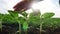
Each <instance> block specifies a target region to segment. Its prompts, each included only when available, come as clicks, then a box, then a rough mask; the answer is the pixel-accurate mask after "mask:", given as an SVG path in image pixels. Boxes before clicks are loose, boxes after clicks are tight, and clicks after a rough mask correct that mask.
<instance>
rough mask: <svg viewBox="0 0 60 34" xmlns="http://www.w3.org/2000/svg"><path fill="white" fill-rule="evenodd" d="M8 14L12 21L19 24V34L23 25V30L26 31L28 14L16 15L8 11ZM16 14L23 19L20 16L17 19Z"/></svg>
mask: <svg viewBox="0 0 60 34" xmlns="http://www.w3.org/2000/svg"><path fill="white" fill-rule="evenodd" d="M8 12H9V14H10V15H11V17H13V19H14V20H15V21H17V22H18V23H19V34H21V24H23V29H27V27H28V24H27V19H28V18H27V15H28V14H27V13H26V12H22V13H18V12H14V11H11V10H8ZM18 14H20V15H22V16H23V17H22V16H20V17H19V15H18Z"/></svg>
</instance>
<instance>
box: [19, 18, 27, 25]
mask: <svg viewBox="0 0 60 34" xmlns="http://www.w3.org/2000/svg"><path fill="white" fill-rule="evenodd" d="M18 20H19V21H20V23H21V24H23V23H24V22H25V21H26V19H25V18H23V17H18Z"/></svg>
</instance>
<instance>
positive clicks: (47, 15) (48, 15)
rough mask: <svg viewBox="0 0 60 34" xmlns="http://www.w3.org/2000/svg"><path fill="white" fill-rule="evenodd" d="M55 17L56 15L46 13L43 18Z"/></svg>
mask: <svg viewBox="0 0 60 34" xmlns="http://www.w3.org/2000/svg"><path fill="white" fill-rule="evenodd" d="M54 15H55V14H54V13H44V14H43V15H42V16H41V17H42V18H51V17H52V16H54Z"/></svg>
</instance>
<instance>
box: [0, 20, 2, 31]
mask: <svg viewBox="0 0 60 34" xmlns="http://www.w3.org/2000/svg"><path fill="white" fill-rule="evenodd" d="M0 30H1V31H2V21H0Z"/></svg>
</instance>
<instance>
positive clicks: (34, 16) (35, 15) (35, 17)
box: [29, 12, 41, 24]
mask: <svg viewBox="0 0 60 34" xmlns="http://www.w3.org/2000/svg"><path fill="white" fill-rule="evenodd" d="M40 15H41V13H40V12H32V13H30V16H29V21H30V22H32V23H34V24H39V23H40Z"/></svg>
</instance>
